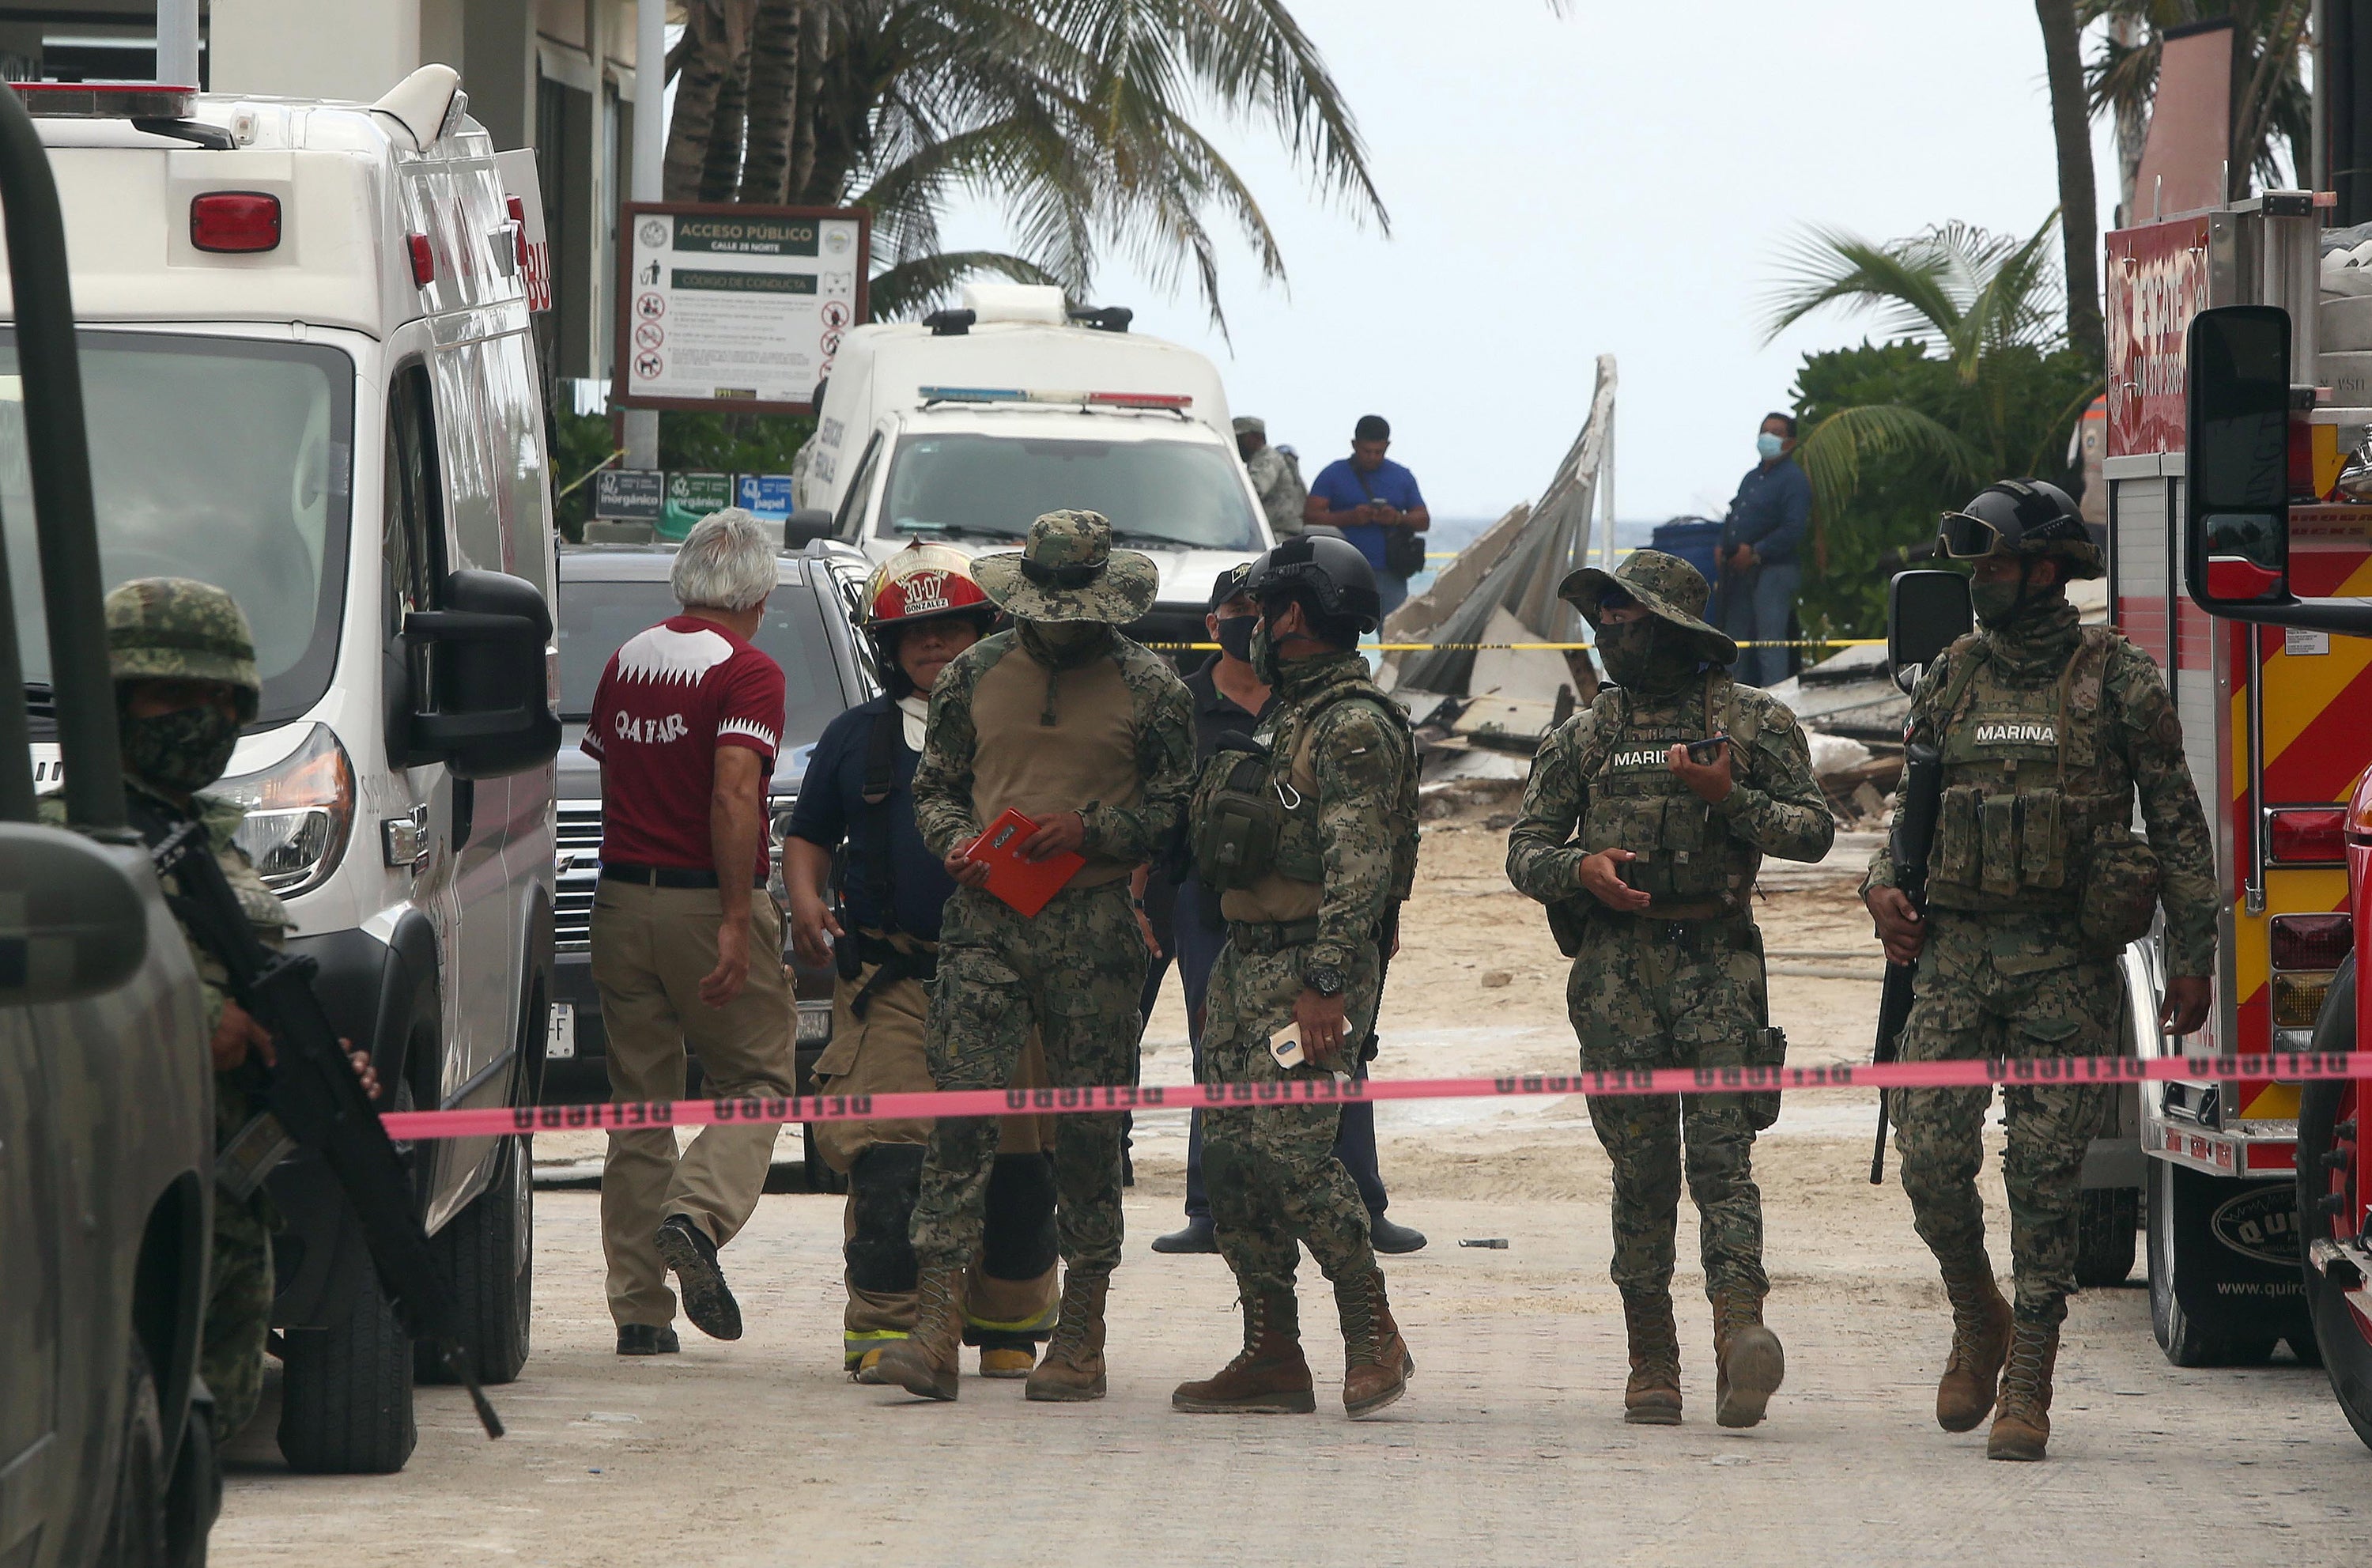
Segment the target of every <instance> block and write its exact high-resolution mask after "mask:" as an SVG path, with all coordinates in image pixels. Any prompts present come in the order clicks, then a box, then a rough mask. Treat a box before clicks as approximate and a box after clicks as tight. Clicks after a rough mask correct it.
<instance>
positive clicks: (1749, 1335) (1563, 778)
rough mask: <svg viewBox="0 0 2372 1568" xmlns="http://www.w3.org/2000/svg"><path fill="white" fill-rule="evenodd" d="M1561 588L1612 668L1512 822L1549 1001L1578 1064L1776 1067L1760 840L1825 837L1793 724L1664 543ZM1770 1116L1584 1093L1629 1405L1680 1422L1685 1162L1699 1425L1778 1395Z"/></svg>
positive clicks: (1785, 853) (1547, 749) (1823, 813)
mask: <svg viewBox="0 0 2372 1568" xmlns="http://www.w3.org/2000/svg"><path fill="white" fill-rule="evenodd" d="M1557 591H1558V594H1559V596H1560V597H1562V598H1564V599H1566V600H1567V601H1568V602H1570V603H1572V604H1573V605H1575V606H1576V607H1577V608H1578V609H1579V610H1581V613H1582V615H1583V617H1584V618H1585V619H1586V620H1587V621H1588V622H1589V624H1590V626H1591V628H1592V629H1593V630H1594V631H1595V632H1596V633H1597V642H1598V656H1599V659H1600V660H1601V661H1602V662H1603V663H1604V664H1605V666H1606V674H1607V677H1608V679H1610V681H1611V682H1612V684H1610V685H1609V686H1607V687H1605V688H1603V689H1601V690H1600V691H1599V694H1598V696H1597V698H1596V699H1595V700H1594V701H1593V702H1592V703H1590V705H1589V706H1588V707H1587V708H1585V709H1583V710H1582V711H1581V712H1580V713H1577V714H1575V715H1574V716H1573V717H1572V718H1571V719H1569V720H1567V721H1566V722H1565V723H1564V724H1562V725H1560V726H1557V727H1556V728H1555V729H1554V730H1552V731H1551V732H1550V734H1549V737H1548V738H1547V739H1546V740H1543V741H1542V742H1541V749H1540V754H1539V755H1538V756H1537V757H1536V758H1534V759H1533V761H1532V776H1531V779H1530V781H1529V783H1528V784H1526V785H1525V786H1524V810H1523V815H1522V817H1521V818H1519V819H1517V823H1516V825H1515V828H1514V829H1513V830H1511V831H1510V832H1509V834H1508V836H1507V877H1508V880H1510V881H1511V882H1513V883H1514V884H1515V885H1516V888H1517V891H1519V892H1523V893H1526V894H1529V896H1531V897H1532V898H1535V899H1538V900H1541V902H1543V903H1545V904H1547V905H1548V906H1549V911H1550V923H1551V925H1552V927H1553V928H1555V929H1556V931H1557V941H1558V946H1559V947H1561V948H1563V950H1564V952H1565V953H1566V954H1567V955H1568V956H1570V957H1571V958H1573V960H1574V963H1573V974H1572V978H1571V980H1570V981H1569V982H1568V983H1567V985H1566V987H1565V1000H1566V1005H1567V1007H1568V1009H1569V1010H1570V1012H1571V1014H1572V1016H1573V1025H1574V1029H1575V1032H1576V1034H1577V1035H1578V1036H1579V1037H1580V1040H1581V1064H1582V1066H1584V1067H1585V1068H1588V1069H1592V1070H1597V1071H1604V1070H1609V1069H1625V1068H1641V1067H1696V1068H1706V1067H1738V1066H1746V1065H1772V1066H1775V1065H1777V1060H1776V1059H1777V1058H1778V1056H1779V1055H1780V1054H1781V1051H1782V1049H1783V1047H1782V1044H1781V1041H1780V1039H1779V1037H1778V1036H1777V1035H1776V1033H1775V1031H1773V1030H1772V1029H1771V1028H1769V1027H1768V1026H1769V1023H1770V1019H1769V1018H1768V1017H1767V1016H1765V1002H1766V998H1765V994H1764V990H1763V985H1764V981H1763V970H1762V933H1761V932H1760V930H1759V929H1758V928H1757V927H1756V925H1755V923H1754V912H1753V909H1752V906H1751V904H1750V902H1749V900H1750V898H1751V896H1752V893H1753V889H1754V877H1755V873H1756V872H1757V871H1758V870H1759V869H1760V867H1761V865H1762V857H1763V856H1764V855H1766V854H1775V855H1778V856H1779V857H1781V858H1782V859H1785V860H1804V861H1814V860H1819V859H1820V857H1821V856H1822V855H1824V854H1827V853H1828V851H1829V845H1830V843H1831V842H1832V841H1833V840H1834V838H1835V836H1836V822H1835V820H1834V819H1832V818H1831V816H1830V815H1829V804H1828V800H1827V799H1826V797H1825V796H1822V795H1821V793H1820V784H1819V783H1818V781H1816V780H1815V779H1814V778H1813V776H1812V761H1811V753H1810V750H1809V749H1808V747H1807V745H1806V743H1805V740H1804V731H1803V727H1802V726H1800V725H1798V724H1797V723H1796V717H1795V715H1794V714H1791V713H1790V712H1788V710H1787V708H1786V706H1785V704H1784V703H1780V702H1779V701H1778V700H1777V699H1775V698H1773V697H1772V696H1770V695H1769V694H1767V693H1765V692H1763V691H1758V690H1757V689H1755V688H1753V687H1750V686H1741V685H1738V683H1737V682H1736V681H1734V680H1732V679H1730V677H1729V673H1728V668H1727V667H1728V666H1730V665H1731V664H1733V663H1735V662H1736V661H1737V658H1738V645H1737V644H1736V643H1734V642H1732V641H1731V640H1730V639H1729V638H1728V637H1727V636H1726V635H1724V634H1723V633H1719V632H1716V631H1715V630H1714V629H1713V628H1712V627H1711V626H1709V625H1707V624H1706V623H1705V622H1704V621H1703V613H1704V607H1705V598H1706V595H1707V593H1708V592H1709V591H1710V590H1709V589H1708V588H1707V587H1706V585H1705V580H1704V577H1703V575H1701V574H1700V573H1699V572H1698V571H1697V569H1696V568H1695V567H1693V566H1692V565H1690V564H1689V563H1687V562H1685V561H1682V560H1680V558H1679V557H1678V556H1673V555H1666V554H1664V553H1663V552H1660V551H1654V550H1637V551H1634V552H1631V554H1630V555H1629V556H1627V557H1625V558H1624V560H1623V562H1622V564H1621V565H1620V566H1618V567H1617V568H1615V570H1614V571H1613V572H1611V573H1607V572H1601V571H1599V570H1597V569H1596V568H1594V567H1586V568H1584V569H1582V570H1581V571H1578V572H1576V573H1574V574H1572V575H1570V576H1568V577H1566V578H1565V580H1564V583H1563V584H1562V585H1561V586H1560V587H1559V588H1558V590H1557ZM1691 743H1694V745H1695V747H1696V749H1697V750H1699V751H1702V752H1703V755H1697V754H1695V752H1694V751H1692V745H1691ZM1777 1113H1778V1111H1777V1105H1776V1103H1775V1097H1770V1096H1763V1095H1735V1094H1730V1095H1680V1096H1678V1097H1673V1096H1666V1095H1657V1096H1642V1097H1620V1096H1592V1097H1591V1098H1590V1100H1589V1121H1590V1125H1591V1126H1592V1127H1594V1128H1595V1129H1596V1130H1597V1132H1598V1137H1599V1142H1600V1143H1602V1144H1605V1145H1606V1153H1607V1156H1608V1157H1609V1158H1610V1160H1611V1161H1612V1163H1613V1167H1614V1203H1613V1215H1612V1218H1613V1224H1614V1264H1613V1270H1612V1272H1613V1277H1614V1283H1615V1286H1616V1288H1617V1289H1619V1290H1620V1291H1621V1292H1622V1316H1623V1320H1624V1324H1625V1327H1626V1328H1627V1330H1628V1332H1629V1336H1630V1342H1631V1347H1630V1348H1631V1377H1630V1381H1629V1383H1628V1385H1627V1386H1626V1387H1625V1388H1624V1389H1623V1396H1622V1405H1623V1410H1622V1419H1623V1420H1625V1421H1627V1422H1631V1423H1634V1424H1639V1425H1647V1426H1670V1425H1677V1424H1679V1423H1680V1335H1679V1330H1678V1329H1677V1328H1676V1326H1675V1324H1674V1322H1673V1318H1672V1294H1671V1286H1672V1255H1673V1246H1674V1235H1675V1230H1676V1227H1677V1225H1678V1223H1679V1218H1680V1178H1681V1175H1682V1172H1683V1170H1685V1172H1686V1174H1687V1177H1688V1184H1689V1194H1690V1196H1691V1197H1692V1198H1694V1199H1695V1200H1696V1205H1697V1217H1698V1224H1697V1239H1698V1248H1699V1251H1700V1253H1701V1254H1702V1256H1703V1262H1704V1276H1705V1294H1706V1295H1708V1296H1710V1297H1711V1298H1712V1301H1713V1316H1714V1327H1713V1341H1714V1365H1715V1377H1714V1390H1715V1392H1714V1419H1715V1421H1716V1422H1718V1423H1720V1424H1721V1425H1723V1426H1729V1427H1744V1426H1752V1425H1755V1424H1756V1423H1759V1422H1761V1421H1762V1418H1763V1415H1764V1413H1765V1410H1766V1407H1767V1406H1768V1404H1769V1402H1770V1399H1771V1396H1772V1394H1773V1393H1774V1392H1775V1391H1777V1389H1778V1388H1779V1384H1780V1381H1781V1378H1782V1377H1783V1376H1784V1375H1785V1354H1784V1352H1783V1351H1782V1348H1781V1346H1780V1343H1779V1339H1778V1336H1777V1335H1776V1334H1774V1333H1773V1331H1772V1330H1771V1329H1770V1328H1769V1327H1768V1326H1767V1325H1766V1324H1765V1323H1764V1322H1763V1320H1762V1300H1763V1297H1764V1296H1765V1295H1767V1294H1768V1293H1769V1292H1770V1289H1771V1282H1770V1279H1769V1277H1768V1276H1767V1275H1766V1274H1765V1273H1764V1272H1763V1269H1762V1191H1761V1190H1760V1189H1758V1188H1757V1187H1756V1186H1755V1184H1754V1171H1753V1156H1754V1135H1755V1133H1756V1132H1758V1131H1760V1130H1761V1129H1762V1128H1763V1127H1767V1126H1769V1125H1770V1123H1771V1121H1772V1119H1773V1117H1775V1116H1776V1115H1777Z"/></svg>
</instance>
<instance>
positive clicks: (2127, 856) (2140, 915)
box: [2076, 827, 2165, 954]
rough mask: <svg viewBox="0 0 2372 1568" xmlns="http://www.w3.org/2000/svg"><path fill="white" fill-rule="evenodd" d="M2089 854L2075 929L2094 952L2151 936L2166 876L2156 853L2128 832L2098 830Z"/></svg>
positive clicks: (2111, 829) (2121, 830)
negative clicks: (2150, 932) (2158, 897)
mask: <svg viewBox="0 0 2372 1568" xmlns="http://www.w3.org/2000/svg"><path fill="white" fill-rule="evenodd" d="M2091 850H2092V853H2091V855H2090V857H2089V863H2088V864H2087V866H2086V867H2085V875H2084V897H2083V900H2082V901H2081V902H2080V903H2079V904H2077V905H2076V931H2077V932H2078V934H2080V935H2082V936H2083V938H2084V940H2085V942H2086V943H2087V944H2088V945H2089V946H2090V947H2092V948H2093V950H2094V951H2095V952H2098V953H2104V954H2105V953H2114V952H2117V951H2118V950H2120V949H2121V948H2122V947H2124V946H2125V944H2126V943H2128V942H2138V941H2139V940H2141V939H2142V938H2143V937H2145V936H2146V935H2149V929H2150V923H2151V922H2152V921H2153V920H2155V919H2156V918H2157V891H2158V885H2159V883H2160V882H2162V881H2163V880H2164V879H2165V873H2164V870H2163V868H2162V867H2161V866H2160V865H2158V858H2157V851H2156V850H2153V849H2151V848H2150V847H2149V845H2148V844H2147V843H2145V842H2143V841H2142V840H2141V839H2140V838H2139V837H2137V836H2135V834H2134V831H2133V830H2132V829H2130V828H2119V827H2104V828H2101V829H2099V830H2098V831H2097V832H2095V833H2094V834H2093V835H2092V844H2091Z"/></svg>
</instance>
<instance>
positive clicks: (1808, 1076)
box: [380, 1051, 2372, 1140]
mask: <svg viewBox="0 0 2372 1568" xmlns="http://www.w3.org/2000/svg"><path fill="white" fill-rule="evenodd" d="M2171 1078H2180V1079H2198V1078H2279V1079H2284V1080H2286V1081H2290V1082H2304V1081H2307V1080H2309V1079H2323V1078H2372V1051H2354V1052H2350V1051H2275V1052H2273V1053H2271V1054H2268V1055H2254V1056H2237V1055H2230V1056H2162V1057H2157V1058H2154V1059H2152V1060H2149V1061H2144V1060H2142V1059H2140V1058H2138V1057H2131V1056H2049V1057H2037V1058H2029V1059H2023V1060H2021V1059H2014V1058H2012V1059H2005V1058H1999V1057H1994V1058H1986V1059H1983V1060H1980V1061H1973V1062H1889V1063H1882V1064H1877V1065H1872V1064H1869V1063H1860V1064H1855V1063H1843V1062H1840V1063H1830V1064H1826V1065H1820V1066H1809V1067H1746V1066H1738V1067H1657V1068H1644V1067H1642V1068H1613V1069H1609V1070H1607V1071H1603V1072H1596V1071H1588V1070H1584V1071H1581V1072H1575V1073H1523V1074H1511V1075H1508V1076H1506V1077H1496V1078H1365V1079H1349V1078H1337V1077H1334V1076H1332V1075H1331V1074H1329V1075H1327V1076H1323V1077H1319V1076H1310V1077H1303V1078H1285V1079H1282V1080H1278V1081H1274V1082H1270V1083H1234V1084H1145V1085H1134V1084H1114V1085H1104V1086H1098V1087H1093V1088H1069V1089H1051V1088H1050V1089H938V1090H928V1091H920V1092H916V1093H912V1094H880V1095H769V1096H762V1097H757V1096H753V1097H750V1098H739V1099H679V1100H632V1101H625V1102H622V1103H611V1104H606V1105H547V1106H517V1107H511V1108H507V1109H506V1108H503V1107H499V1106H498V1107H494V1108H491V1109H483V1110H397V1111H390V1112H388V1113H387V1114H386V1115H385V1116H383V1117H381V1118H380V1121H384V1122H385V1123H386V1124H387V1131H388V1135H389V1136H390V1137H392V1138H403V1139H413V1140H419V1139H430V1138H494V1137H502V1136H505V1135H506V1134H508V1133H513V1132H634V1131H635V1130H637V1129H643V1128H657V1127H704V1126H709V1125H712V1124H715V1123H719V1122H727V1123H731V1122H744V1123H748V1122H778V1121H907V1120H911V1119H915V1118H934V1117H940V1116H1040V1115H1061V1114H1064V1113H1073V1112H1086V1111H1117V1110H1231V1109H1238V1108H1257V1107H1261V1106H1283V1105H1323V1104H1329V1103H1338V1102H1346V1101H1354V1100H1356V1101H1374V1100H1387V1099H1507V1098H1526V1097H1529V1096H1549V1097H1553V1096H1562V1095H1674V1094H1680V1095H1698V1094H1738V1093H1744V1094H1751V1093H1754V1092H1757V1091H1767V1090H1772V1089H1870V1088H1875V1089H1954V1088H1989V1087H1993V1086H2004V1087H2008V1088H2017V1087H2021V1086H2035V1087H2057V1086H2086V1085H2113V1084H2138V1083H2145V1082H2151V1081H2155V1080H2162V1079H2171Z"/></svg>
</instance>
